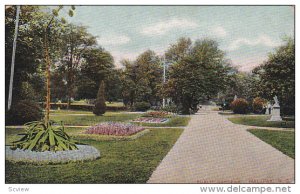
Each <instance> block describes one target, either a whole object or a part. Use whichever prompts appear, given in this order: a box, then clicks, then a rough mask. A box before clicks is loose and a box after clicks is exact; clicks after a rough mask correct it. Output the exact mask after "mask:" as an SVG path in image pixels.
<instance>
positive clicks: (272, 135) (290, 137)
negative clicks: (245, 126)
mask: <svg viewBox="0 0 300 194" xmlns="http://www.w3.org/2000/svg"><path fill="white" fill-rule="evenodd" d="M248 131H249V132H250V133H252V134H253V135H255V136H256V137H258V138H259V139H261V140H262V141H264V142H266V143H268V144H270V145H271V146H273V147H274V148H276V149H278V150H279V151H281V152H282V153H284V154H285V155H288V156H290V157H291V158H295V132H294V131H275V130H273V131H272V130H264V129H249V130H248Z"/></svg>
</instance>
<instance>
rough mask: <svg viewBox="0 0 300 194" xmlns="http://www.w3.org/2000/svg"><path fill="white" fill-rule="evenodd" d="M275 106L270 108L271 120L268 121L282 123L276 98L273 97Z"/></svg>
mask: <svg viewBox="0 0 300 194" xmlns="http://www.w3.org/2000/svg"><path fill="white" fill-rule="evenodd" d="M273 99H274V102H275V104H274V105H273V106H272V112H271V115H272V116H271V118H270V119H269V120H268V121H282V118H281V116H280V105H279V101H278V98H277V96H274V98H273Z"/></svg>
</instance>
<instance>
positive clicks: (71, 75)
mask: <svg viewBox="0 0 300 194" xmlns="http://www.w3.org/2000/svg"><path fill="white" fill-rule="evenodd" d="M62 39H63V40H64V47H63V55H62V60H61V63H60V66H61V67H60V68H59V71H61V72H62V73H63V74H65V77H66V83H67V87H66V89H67V102H68V107H69V106H70V103H71V98H72V97H74V95H75V93H74V90H75V82H76V80H75V78H76V75H77V74H78V71H79V69H80V65H81V63H82V60H83V54H84V52H85V51H86V49H88V48H90V47H91V46H94V45H95V44H96V37H94V36H92V35H91V34H89V33H88V32H87V29H86V28H85V27H83V26H76V25H73V24H69V25H67V26H66V27H65V31H64V34H63V36H62Z"/></svg>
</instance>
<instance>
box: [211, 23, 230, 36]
mask: <svg viewBox="0 0 300 194" xmlns="http://www.w3.org/2000/svg"><path fill="white" fill-rule="evenodd" d="M211 32H212V33H213V35H215V36H216V37H220V38H224V37H226V36H227V31H226V30H225V29H224V28H223V27H222V26H216V27H214V28H212V29H211Z"/></svg>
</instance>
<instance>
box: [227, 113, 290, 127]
mask: <svg viewBox="0 0 300 194" xmlns="http://www.w3.org/2000/svg"><path fill="white" fill-rule="evenodd" d="M268 119H270V116H268V115H260V116H238V117H232V118H228V120H230V121H231V122H233V123H235V124H241V125H250V126H259V127H275V128H295V121H267V120H268Z"/></svg>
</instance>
